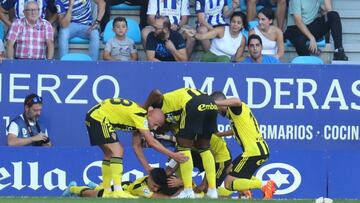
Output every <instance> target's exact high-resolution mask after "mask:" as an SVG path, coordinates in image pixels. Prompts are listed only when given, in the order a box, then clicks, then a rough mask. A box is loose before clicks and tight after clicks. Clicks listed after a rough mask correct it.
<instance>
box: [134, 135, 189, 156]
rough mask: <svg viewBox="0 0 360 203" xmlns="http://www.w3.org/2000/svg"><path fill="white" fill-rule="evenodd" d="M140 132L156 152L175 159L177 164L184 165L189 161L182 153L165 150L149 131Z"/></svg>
mask: <svg viewBox="0 0 360 203" xmlns="http://www.w3.org/2000/svg"><path fill="white" fill-rule="evenodd" d="M139 132H140V133H141V134H142V135H143V136H144V138H145V140H146V142H147V143H148V144H149V145H150V146H151V147H152V148H154V149H155V150H156V151H159V152H161V153H163V154H165V155H167V156H168V157H171V158H173V159H175V160H176V161H177V162H180V163H183V162H185V161H187V160H188V157H187V156H185V155H184V154H182V153H180V152H176V153H175V152H172V151H170V150H168V149H167V148H165V147H164V146H163V145H162V144H161V143H160V142H159V141H157V140H156V139H155V138H154V137H153V136H152V135H151V133H150V131H149V130H145V129H139Z"/></svg>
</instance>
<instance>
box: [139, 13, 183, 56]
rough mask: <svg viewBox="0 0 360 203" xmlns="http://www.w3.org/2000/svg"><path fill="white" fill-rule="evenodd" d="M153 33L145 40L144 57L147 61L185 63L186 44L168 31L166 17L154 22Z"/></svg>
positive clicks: (175, 34)
mask: <svg viewBox="0 0 360 203" xmlns="http://www.w3.org/2000/svg"><path fill="white" fill-rule="evenodd" d="M154 27H155V31H153V32H150V34H149V35H148V37H147V39H146V57H147V60H148V61H187V60H188V57H187V54H186V44H185V40H184V38H183V37H182V36H181V34H179V33H178V32H175V31H172V30H171V29H170V27H171V24H170V21H169V19H168V18H167V17H160V18H158V19H156V21H155V26H154Z"/></svg>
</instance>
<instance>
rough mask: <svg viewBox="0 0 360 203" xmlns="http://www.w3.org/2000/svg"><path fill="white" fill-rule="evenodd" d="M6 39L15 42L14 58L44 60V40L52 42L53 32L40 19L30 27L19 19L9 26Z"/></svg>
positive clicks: (23, 20)
mask: <svg viewBox="0 0 360 203" xmlns="http://www.w3.org/2000/svg"><path fill="white" fill-rule="evenodd" d="M7 39H8V40H11V41H14V42H16V49H15V58H21V59H46V40H49V39H51V40H54V31H53V28H52V26H51V24H50V23H49V22H48V21H47V20H44V19H41V18H40V19H39V20H38V21H37V22H36V24H35V26H31V25H30V24H29V23H28V22H27V20H26V18H21V19H18V20H15V21H14V22H13V23H12V24H11V28H10V30H9V34H8V36H7Z"/></svg>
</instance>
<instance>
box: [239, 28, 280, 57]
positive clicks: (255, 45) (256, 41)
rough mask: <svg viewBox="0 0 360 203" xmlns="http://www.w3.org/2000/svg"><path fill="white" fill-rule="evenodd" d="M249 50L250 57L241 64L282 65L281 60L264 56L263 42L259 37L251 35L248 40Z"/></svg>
mask: <svg viewBox="0 0 360 203" xmlns="http://www.w3.org/2000/svg"><path fill="white" fill-rule="evenodd" d="M248 50H249V54H250V56H248V57H246V58H245V60H244V61H242V62H241V63H280V61H279V59H277V58H275V57H273V56H270V55H262V54H261V51H262V41H261V37H260V36H259V35H255V34H253V35H250V36H249V39H248Z"/></svg>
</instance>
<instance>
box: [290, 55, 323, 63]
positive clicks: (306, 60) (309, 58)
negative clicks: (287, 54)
mask: <svg viewBox="0 0 360 203" xmlns="http://www.w3.org/2000/svg"><path fill="white" fill-rule="evenodd" d="M291 63H292V64H324V62H323V61H322V60H321V58H319V57H316V56H297V57H295V58H294V59H293V60H292V61H291Z"/></svg>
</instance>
